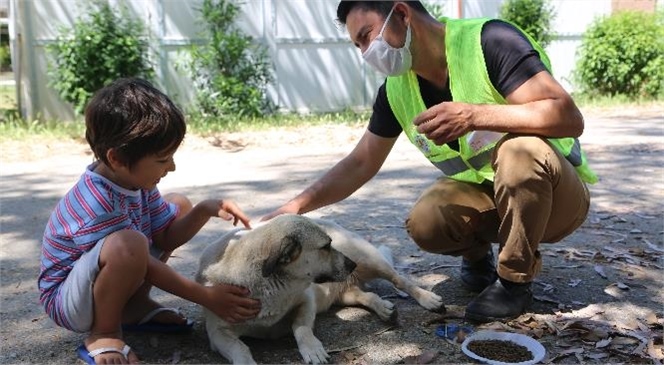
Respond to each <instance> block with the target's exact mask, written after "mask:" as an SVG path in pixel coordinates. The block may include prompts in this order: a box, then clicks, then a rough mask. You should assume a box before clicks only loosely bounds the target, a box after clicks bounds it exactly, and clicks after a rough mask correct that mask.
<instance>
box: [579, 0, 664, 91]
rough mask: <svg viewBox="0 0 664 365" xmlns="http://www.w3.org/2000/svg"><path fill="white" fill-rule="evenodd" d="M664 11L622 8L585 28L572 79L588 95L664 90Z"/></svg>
mask: <svg viewBox="0 0 664 365" xmlns="http://www.w3.org/2000/svg"><path fill="white" fill-rule="evenodd" d="M663 15H664V13H663V12H659V13H644V12H636V11H624V12H619V13H616V14H613V15H611V16H608V17H601V18H597V19H595V21H594V22H593V23H592V24H591V25H590V27H589V28H588V29H587V30H586V32H585V33H584V36H583V40H582V42H581V46H580V47H579V55H578V56H579V58H578V61H577V66H576V70H575V80H576V81H577V83H578V84H579V86H580V89H581V91H582V92H583V93H586V94H589V95H591V96H593V95H595V96H606V95H609V96H611V95H617V94H623V95H626V96H628V97H632V98H639V97H646V98H652V97H658V95H662V93H664V16H663Z"/></svg>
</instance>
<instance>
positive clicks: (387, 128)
mask: <svg viewBox="0 0 664 365" xmlns="http://www.w3.org/2000/svg"><path fill="white" fill-rule="evenodd" d="M481 42H482V51H483V52H484V60H485V62H486V67H487V71H488V73H489V79H490V80H491V83H492V84H493V86H494V87H495V88H496V90H497V91H498V92H499V93H500V94H501V95H502V96H503V97H505V96H507V95H509V94H510V93H511V92H512V91H514V90H516V89H517V88H518V87H519V86H521V85H522V84H523V83H524V82H526V81H527V80H528V79H530V78H531V77H533V76H534V75H535V74H537V73H539V72H541V71H543V70H546V67H545V66H544V64H543V63H542V61H541V60H540V58H539V54H538V53H537V51H536V50H535V49H534V48H533V46H532V45H531V44H530V42H529V41H528V39H527V38H526V37H525V36H524V35H523V34H522V33H521V32H520V31H519V30H518V29H516V28H515V27H514V26H512V25H511V24H509V23H506V22H504V21H500V20H491V21H488V22H487V23H485V24H484V27H483V28H482V35H481ZM417 80H418V82H419V85H420V93H421V94H422V100H423V101H424V104H425V105H426V107H427V108H430V107H432V106H434V105H436V104H440V103H442V102H444V101H452V93H451V91H450V84H449V77H448V78H447V80H448V81H447V83H446V85H445V88H443V89H439V88H437V87H436V86H434V85H433V84H431V83H430V82H428V81H427V80H425V79H423V78H421V77H419V76H418V77H417ZM369 130H370V131H371V132H372V133H374V134H377V135H379V136H381V137H386V138H394V137H397V136H398V135H399V133H401V131H402V130H403V129H402V128H401V125H400V124H399V122H398V121H397V118H396V117H395V116H394V113H393V112H392V109H391V108H390V103H389V102H388V101H387V92H386V91H385V83H383V85H381V87H380V88H379V89H378V95H377V96H376V101H375V102H374V105H373V114H372V115H371V119H370V121H369ZM449 145H450V147H452V148H454V149H458V141H453V142H450V143H449Z"/></svg>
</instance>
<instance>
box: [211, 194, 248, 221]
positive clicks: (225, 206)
mask: <svg viewBox="0 0 664 365" xmlns="http://www.w3.org/2000/svg"><path fill="white" fill-rule="evenodd" d="M217 215H218V216H219V218H221V219H224V220H227V221H230V220H232V221H233V225H234V226H237V222H238V221H240V222H242V224H243V225H244V226H245V227H246V228H251V226H250V225H249V218H247V216H246V215H245V214H244V212H243V211H242V210H241V209H240V208H239V207H238V206H237V205H236V204H235V203H234V202H233V201H232V200H220V201H219V212H218V213H217Z"/></svg>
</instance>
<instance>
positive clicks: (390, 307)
mask: <svg viewBox="0 0 664 365" xmlns="http://www.w3.org/2000/svg"><path fill="white" fill-rule="evenodd" d="M376 304H377V305H375V306H374V308H372V309H373V310H374V312H376V314H377V315H378V317H380V319H382V320H383V321H386V322H396V320H397V316H398V313H397V310H396V308H394V303H392V302H390V301H389V300H385V299H380V300H379V301H378V303H376Z"/></svg>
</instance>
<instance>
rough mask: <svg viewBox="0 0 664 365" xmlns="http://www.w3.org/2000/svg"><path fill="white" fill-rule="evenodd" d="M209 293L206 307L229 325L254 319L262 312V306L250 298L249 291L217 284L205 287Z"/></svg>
mask: <svg viewBox="0 0 664 365" xmlns="http://www.w3.org/2000/svg"><path fill="white" fill-rule="evenodd" d="M205 288H206V291H207V293H208V299H207V303H206V304H205V307H206V308H207V309H209V310H210V311H212V312H213V313H214V314H216V315H217V316H219V317H220V318H221V319H223V320H224V321H226V322H228V323H240V322H244V321H246V320H248V319H252V318H254V317H256V315H258V313H259V312H260V310H261V304H260V302H259V301H258V300H256V299H251V298H249V297H248V296H249V295H250V294H251V293H250V292H249V290H248V289H246V288H242V287H239V286H235V285H228V284H217V285H214V286H208V287H205Z"/></svg>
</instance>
